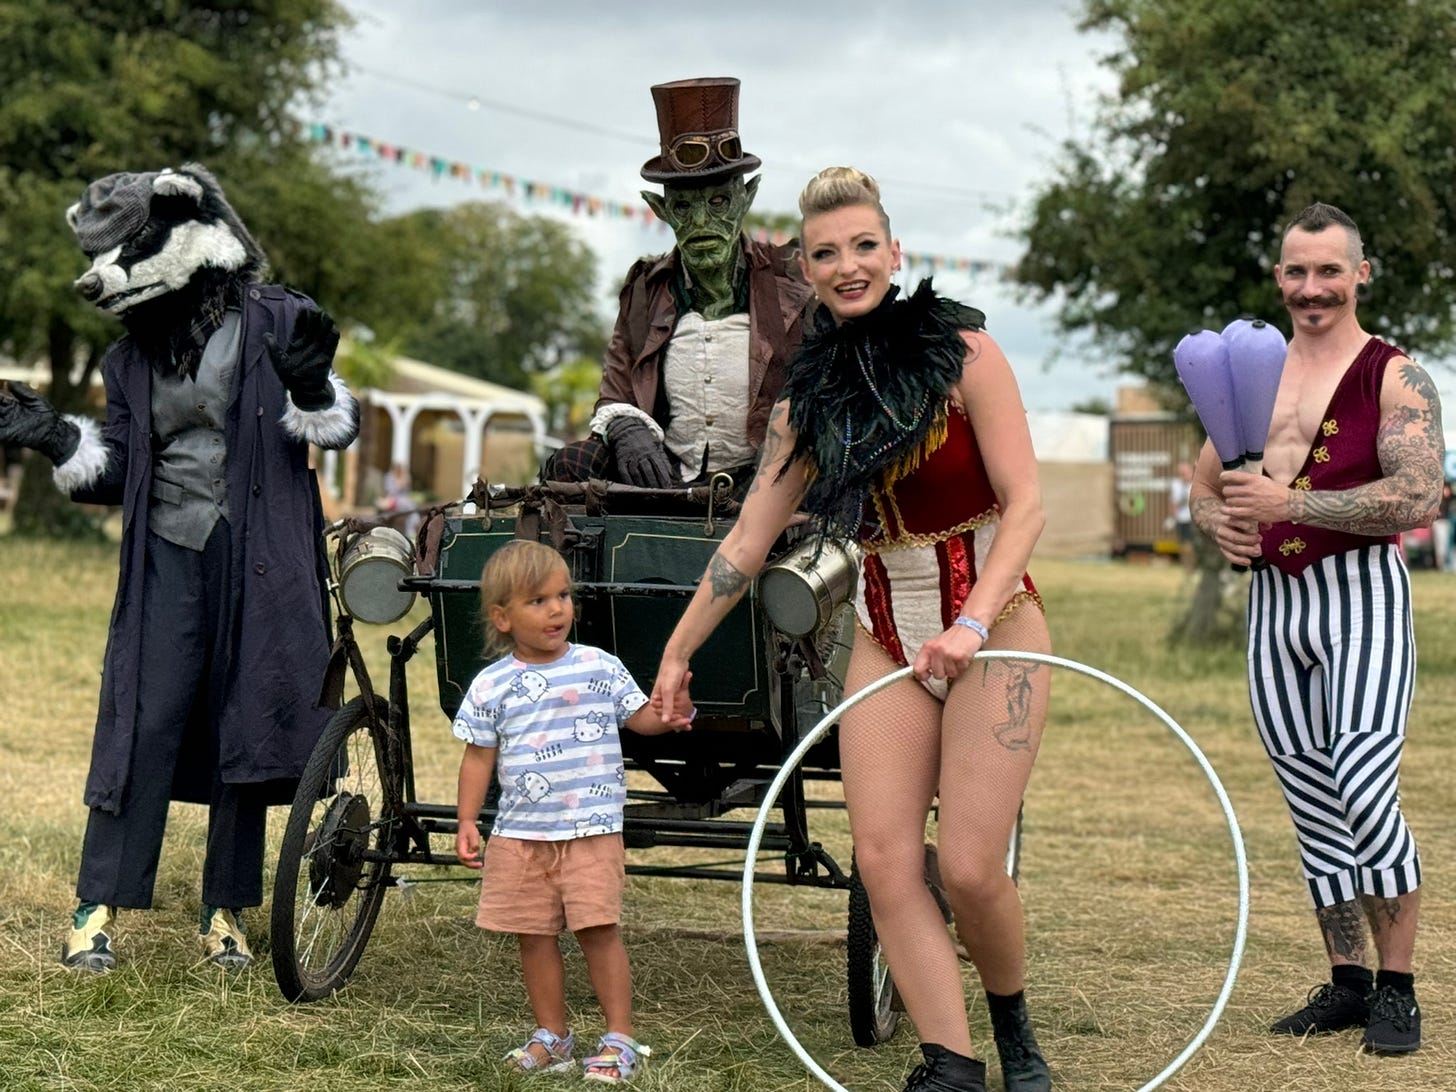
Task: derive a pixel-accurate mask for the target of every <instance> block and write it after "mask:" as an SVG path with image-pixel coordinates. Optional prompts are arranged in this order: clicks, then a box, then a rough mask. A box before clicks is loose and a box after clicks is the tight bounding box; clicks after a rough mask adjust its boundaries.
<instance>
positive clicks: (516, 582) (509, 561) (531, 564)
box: [480, 538, 571, 656]
mask: <svg viewBox="0 0 1456 1092" xmlns="http://www.w3.org/2000/svg"><path fill="white" fill-rule="evenodd" d="M560 572H564V573H566V574H567V576H566V579H567V587H568V588H569V587H570V586H571V570H570V569H569V568H567V565H566V559H565V558H563V557H562V556H561V555H560V554H558V553H557V552H556V551H555V550H553V549H552V548H551V547H550V546H547V545H546V544H545V543H541V542H532V541H530V540H529V539H519V538H518V539H513V540H512V541H510V542H507V543H506V544H505V545H504V546H502V547H501V548H500V549H499V550H497V551H496V552H495V553H493V554H491V555H490V557H489V558H488V559H487V560H486V563H485V568H484V569H483V570H481V573H480V609H481V613H482V615H483V616H484V620H485V651H486V654H487V655H489V656H502V655H504V654H505V653H507V652H510V651H511V650H512V649H513V648H515V642H514V641H513V640H512V639H511V635H510V634H509V633H502V632H501V631H500V630H498V629H496V627H495V623H494V622H493V621H491V617H490V609H491V607H504V606H505V605H506V604H508V603H509V602H510V601H511V600H512V599H514V598H515V597H516V596H520V595H531V594H532V593H534V592H535V591H536V590H537V589H538V588H540V587H541V585H543V584H545V583H546V581H548V580H550V579H551V578H552V577H553V576H555V575H556V574H557V573H560Z"/></svg>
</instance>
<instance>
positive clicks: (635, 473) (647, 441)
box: [607, 417, 682, 489]
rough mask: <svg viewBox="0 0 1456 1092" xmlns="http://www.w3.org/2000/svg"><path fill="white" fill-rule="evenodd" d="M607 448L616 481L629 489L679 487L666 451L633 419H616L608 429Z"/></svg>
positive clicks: (645, 427)
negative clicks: (610, 454)
mask: <svg viewBox="0 0 1456 1092" xmlns="http://www.w3.org/2000/svg"><path fill="white" fill-rule="evenodd" d="M607 446H608V447H609V448H611V451H612V459H613V461H614V462H615V463H616V464H617V477H618V479H619V480H621V481H624V482H626V483H627V484H628V485H640V486H643V487H644V488H647V489H670V488H671V487H672V486H674V485H681V484H682V483H681V482H680V481H678V479H677V475H676V474H674V473H673V472H672V460H671V459H670V458H669V457H668V454H667V449H666V448H665V447H663V446H662V441H661V440H659V439H658V438H657V437H656V436H655V435H654V434H653V432H652V430H651V429H650V428H648V427H647V423H646V422H645V421H639V420H638V419H637V418H635V417H618V418H617V419H616V420H615V421H613V422H612V423H611V424H610V425H608V426H607Z"/></svg>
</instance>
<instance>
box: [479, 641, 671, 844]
mask: <svg viewBox="0 0 1456 1092" xmlns="http://www.w3.org/2000/svg"><path fill="white" fill-rule="evenodd" d="M646 704H647V696H646V695H645V694H643V693H642V691H641V690H640V689H638V687H637V684H636V683H635V682H633V681H632V676H631V675H630V674H629V673H628V671H627V669H626V668H625V667H623V666H622V661H621V660H619V659H617V658H616V657H615V656H613V655H612V654H611V653H609V652H603V651H602V650H601V649H599V648H593V647H591V646H590V645H577V644H571V645H567V647H566V651H565V652H564V653H563V654H562V655H561V657H560V659H557V660H553V661H552V662H551V663H549V664H528V663H525V662H523V661H521V660H518V659H516V658H515V657H514V656H504V657H502V658H501V659H499V660H497V661H496V662H495V663H493V664H490V665H489V666H487V667H485V668H484V669H483V670H482V671H481V672H480V674H478V675H476V676H475V680H474V681H473V682H472V683H471V684H470V689H469V690H467V691H466V692H465V700H464V701H463V702H462V703H461V705H460V712H458V713H456V714H455V723H454V726H453V728H452V731H453V732H454V733H455V735H456V736H458V737H459V738H460V739H463V740H465V742H466V743H473V744H475V745H476V746H477V747H495V748H496V749H497V750H496V777H497V778H498V779H499V780H500V790H501V793H500V808H499V810H498V811H497V813H496V819H495V826H494V827H492V828H491V834H492V835H504V836H505V837H507V838H528V839H535V840H538V841H562V840H565V839H567V838H584V837H586V836H587V835H591V834H613V833H616V832H617V831H620V830H621V829H622V805H623V804H624V803H625V802H626V799H627V786H626V779H625V777H624V774H623V770H622V738H621V735H620V734H619V730H620V729H621V727H622V725H624V724H626V723H627V719H628V718H629V717H631V716H632V714H633V713H635V712H637V710H639V709H641V708H642V707H643V706H644V705H646Z"/></svg>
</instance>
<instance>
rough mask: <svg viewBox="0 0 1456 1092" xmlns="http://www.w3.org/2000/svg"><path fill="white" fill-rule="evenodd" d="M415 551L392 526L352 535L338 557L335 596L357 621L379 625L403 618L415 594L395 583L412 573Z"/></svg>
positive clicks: (412, 602)
mask: <svg viewBox="0 0 1456 1092" xmlns="http://www.w3.org/2000/svg"><path fill="white" fill-rule="evenodd" d="M414 569H415V550H414V546H413V545H412V544H411V543H410V540H409V539H407V538H405V536H404V535H403V534H402V533H401V532H399V531H396V530H395V529H394V528H393V527H373V528H370V529H369V530H368V531H365V532H364V533H363V534H360V535H356V536H354V538H353V539H352V540H351V541H350V542H349V544H348V545H347V546H345V547H344V552H343V555H342V556H341V557H340V558H339V594H340V596H342V597H343V600H344V606H345V607H346V608H347V609H348V611H349V613H350V614H352V615H353V616H354V617H355V618H357V619H359V621H361V622H372V623H375V624H376V625H383V624H385V623H388V622H394V621H397V620H399V619H400V618H403V617H404V616H405V615H406V614H407V613H409V609H410V607H411V606H412V605H413V604H414V601H415V593H414V592H412V591H402V590H400V586H399V582H400V581H401V580H402V579H404V578H405V577H407V576H410V575H412V574H413V573H414Z"/></svg>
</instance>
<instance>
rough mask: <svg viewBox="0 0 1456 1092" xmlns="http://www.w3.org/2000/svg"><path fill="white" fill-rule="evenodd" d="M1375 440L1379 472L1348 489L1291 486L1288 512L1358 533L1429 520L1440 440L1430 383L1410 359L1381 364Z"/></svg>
mask: <svg viewBox="0 0 1456 1092" xmlns="http://www.w3.org/2000/svg"><path fill="white" fill-rule="evenodd" d="M1375 443H1376V449H1377V450H1378V452H1379V454H1380V466H1381V469H1382V470H1383V471H1384V473H1385V476H1384V477H1382V478H1380V479H1378V480H1376V481H1373V482H1370V483H1369V484H1367V485H1361V486H1356V487H1355V488H1354V489H1334V490H1315V491H1300V490H1291V491H1290V494H1289V518H1290V519H1292V520H1293V521H1294V522H1295V523H1308V524H1311V525H1312V526H1315V527H1329V528H1333V529H1334V530H1337V531H1350V532H1353V533H1355V534H1360V535H1390V534H1395V533H1397V532H1399V531H1408V530H1410V529H1411V528H1413V527H1424V526H1426V525H1427V524H1428V523H1430V522H1431V520H1432V519H1433V518H1435V515H1436V510H1437V508H1438V506H1439V505H1440V502H1441V479H1442V474H1441V461H1442V458H1443V457H1444V455H1445V450H1446V441H1445V434H1444V433H1443V431H1442V429H1441V399H1440V396H1439V395H1438V394H1437V393H1436V385H1435V384H1434V383H1433V382H1431V377H1430V376H1429V375H1427V374H1426V372H1425V369H1423V368H1422V367H1421V366H1420V365H1419V364H1417V363H1415V361H1413V360H1407V359H1405V358H1404V357H1396V358H1395V359H1393V360H1392V361H1391V362H1390V365H1389V367H1387V369H1386V372H1385V380H1384V383H1383V384H1382V386H1381V391H1380V429H1379V432H1378V433H1377V436H1376V441H1375Z"/></svg>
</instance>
